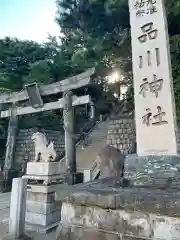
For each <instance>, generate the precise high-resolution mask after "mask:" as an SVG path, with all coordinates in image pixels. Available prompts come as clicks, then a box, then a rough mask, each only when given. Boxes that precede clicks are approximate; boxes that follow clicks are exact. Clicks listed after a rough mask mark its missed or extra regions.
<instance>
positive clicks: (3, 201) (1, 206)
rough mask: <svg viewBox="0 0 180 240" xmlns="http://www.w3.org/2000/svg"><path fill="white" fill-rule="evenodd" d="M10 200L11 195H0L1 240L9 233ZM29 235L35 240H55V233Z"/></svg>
mask: <svg viewBox="0 0 180 240" xmlns="http://www.w3.org/2000/svg"><path fill="white" fill-rule="evenodd" d="M10 198H11V194H10V193H1V194H0V240H1V239H2V238H3V236H5V235H6V234H7V233H8V223H9V210H10ZM28 235H29V236H32V237H33V239H34V240H55V231H53V232H51V233H48V234H39V233H34V232H29V233H28Z"/></svg>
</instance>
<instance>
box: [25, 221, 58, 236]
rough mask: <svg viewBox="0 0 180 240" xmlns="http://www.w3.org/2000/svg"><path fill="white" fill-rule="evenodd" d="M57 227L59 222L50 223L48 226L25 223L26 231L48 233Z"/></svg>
mask: <svg viewBox="0 0 180 240" xmlns="http://www.w3.org/2000/svg"><path fill="white" fill-rule="evenodd" d="M58 225H59V221H58V222H56V223H52V224H50V225H48V226H41V225H36V224H30V223H26V225H25V227H26V229H27V231H33V232H39V233H48V232H50V231H51V230H53V229H55V228H56V227H57V226H58Z"/></svg>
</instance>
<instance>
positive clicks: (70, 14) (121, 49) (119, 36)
mask: <svg viewBox="0 0 180 240" xmlns="http://www.w3.org/2000/svg"><path fill="white" fill-rule="evenodd" d="M166 8H167V15H168V27H169V34H170V40H171V41H170V43H171V56H172V68H173V78H174V88H175V98H176V106H177V115H178V118H180V111H179V109H180V94H179V92H180V69H179V66H180V56H179V55H180V47H179V46H180V45H179V43H180V40H179V35H180V25H179V19H180V2H179V0H166ZM57 9H58V11H57V22H58V23H59V26H60V27H61V30H62V33H63V34H64V38H63V42H65V44H66V48H68V49H69V46H70V48H71V49H72V51H71V54H72V56H73V59H75V61H76V62H78V61H79V59H81V60H82V61H84V60H83V59H84V58H85V59H86V62H88V59H90V60H89V62H93V61H94V63H97V64H99V65H101V66H104V65H105V66H108V67H110V68H114V67H115V68H117V69H118V68H119V69H121V72H122V73H123V75H124V83H127V84H128V85H129V86H130V88H129V91H128V93H127V95H128V99H130V98H131V102H132V101H133V94H132V91H133V87H132V67H131V45H130V24H129V10H128V1H127V0H57ZM77 49H78V54H77V53H76V52H77ZM83 49H85V51H84V50H83ZM83 51H84V53H85V54H84V55H82V52H83ZM76 56H77V57H76ZM130 105H131V106H133V102H132V104H130Z"/></svg>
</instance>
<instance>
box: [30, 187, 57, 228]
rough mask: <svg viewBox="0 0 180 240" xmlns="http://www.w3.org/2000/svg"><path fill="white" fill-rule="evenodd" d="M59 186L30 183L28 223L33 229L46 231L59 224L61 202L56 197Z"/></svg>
mask: <svg viewBox="0 0 180 240" xmlns="http://www.w3.org/2000/svg"><path fill="white" fill-rule="evenodd" d="M58 187H59V185H58V184H56V185H52V186H43V185H39V186H38V185H28V188H27V203H26V225H27V226H29V228H30V229H31V230H34V229H36V230H37V231H40V232H46V231H48V230H50V229H52V226H53V227H54V226H57V222H59V221H60V219H61V202H60V201H56V199H55V193H56V191H57V190H58ZM38 229H39V230H38Z"/></svg>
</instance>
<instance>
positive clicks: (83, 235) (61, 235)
mask: <svg viewBox="0 0 180 240" xmlns="http://www.w3.org/2000/svg"><path fill="white" fill-rule="evenodd" d="M92 239H93V240H121V238H120V236H119V235H118V234H115V233H109V232H102V231H99V230H97V229H95V228H93V229H86V228H82V227H78V226H72V227H67V226H63V225H61V224H60V225H59V227H58V229H57V231H56V240H92Z"/></svg>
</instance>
